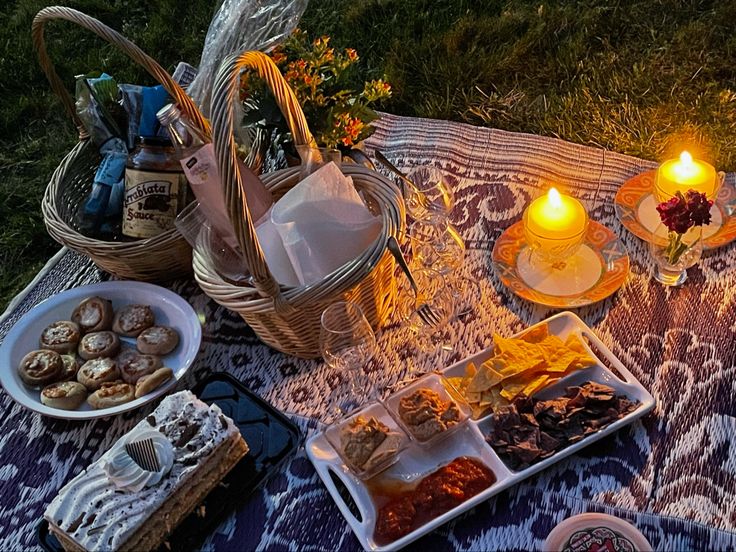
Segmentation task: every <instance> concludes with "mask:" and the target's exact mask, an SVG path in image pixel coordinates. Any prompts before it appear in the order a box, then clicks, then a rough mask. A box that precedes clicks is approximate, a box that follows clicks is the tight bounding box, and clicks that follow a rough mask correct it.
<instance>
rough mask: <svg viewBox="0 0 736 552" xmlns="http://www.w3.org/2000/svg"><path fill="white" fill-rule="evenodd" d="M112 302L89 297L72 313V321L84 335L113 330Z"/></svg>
mask: <svg viewBox="0 0 736 552" xmlns="http://www.w3.org/2000/svg"><path fill="white" fill-rule="evenodd" d="M113 314H114V313H113V310H112V302H111V301H109V300H107V299H104V298H102V297H88V298H87V299H85V300H84V301H82V302H81V303H79V305H77V308H75V309H74V311H73V312H72V321H73V322H76V323H77V324H78V325H79V329H80V330H82V333H89V332H101V331H104V330H109V329H110V328H112V317H113Z"/></svg>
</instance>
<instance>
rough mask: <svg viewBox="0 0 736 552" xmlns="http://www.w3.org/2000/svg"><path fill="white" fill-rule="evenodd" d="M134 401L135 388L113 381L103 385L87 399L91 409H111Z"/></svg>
mask: <svg viewBox="0 0 736 552" xmlns="http://www.w3.org/2000/svg"><path fill="white" fill-rule="evenodd" d="M133 399H135V388H134V387H133V386H132V385H130V384H129V383H124V382H122V381H119V380H118V381H113V382H106V383H103V384H102V385H101V386H100V388H99V389H98V390H97V391H95V392H94V393H92V394H91V395H90V396H89V397H87V402H88V403H89V405H90V406H91V407H92V408H95V409H97V410H99V409H101V408H112V407H113V406H120V405H121V404H125V403H127V402H130V401H132V400H133Z"/></svg>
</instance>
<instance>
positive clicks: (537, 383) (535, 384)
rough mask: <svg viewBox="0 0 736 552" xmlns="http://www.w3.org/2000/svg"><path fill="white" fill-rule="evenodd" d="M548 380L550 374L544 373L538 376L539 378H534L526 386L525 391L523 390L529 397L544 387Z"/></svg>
mask: <svg viewBox="0 0 736 552" xmlns="http://www.w3.org/2000/svg"><path fill="white" fill-rule="evenodd" d="M547 380H549V376H548V375H547V374H542V375H541V376H538V377H537V378H535V379H533V380H532V381H530V382H529V384H528V385H527V386H526V387H525V388H524V391H523V393H524V395H526V396H527V397H531V396H532V395H533V394H534V393H536V392H537V391H538V390H539V389H541V388H542V387H544V385H545V384H546V383H547Z"/></svg>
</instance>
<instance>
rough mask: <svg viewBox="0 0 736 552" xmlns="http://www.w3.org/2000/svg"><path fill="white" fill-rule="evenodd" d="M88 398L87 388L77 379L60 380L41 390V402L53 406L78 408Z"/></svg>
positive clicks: (68, 408) (66, 408)
mask: <svg viewBox="0 0 736 552" xmlns="http://www.w3.org/2000/svg"><path fill="white" fill-rule="evenodd" d="M86 398H87V388H86V387H85V386H84V385H82V384H81V383H79V382H76V381H59V382H57V383H52V384H51V385H47V386H46V387H44V388H43V389H42V390H41V402H42V403H43V404H45V405H46V406H50V407H51V408H61V409H63V410H76V409H77V408H79V407H80V406H81V404H82V403H83V402H84V399H86Z"/></svg>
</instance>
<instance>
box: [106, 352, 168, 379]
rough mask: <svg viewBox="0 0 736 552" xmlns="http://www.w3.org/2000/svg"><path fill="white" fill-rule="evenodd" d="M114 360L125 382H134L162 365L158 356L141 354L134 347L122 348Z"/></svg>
mask: <svg viewBox="0 0 736 552" xmlns="http://www.w3.org/2000/svg"><path fill="white" fill-rule="evenodd" d="M116 360H117V363H118V368H120V375H121V376H122V378H123V381H124V382H125V383H135V382H137V381H138V380H139V379H141V378H142V377H143V376H147V375H148V374H152V373H153V372H155V371H156V370H158V369H159V368H161V366H163V362H162V361H161V359H160V358H159V357H157V356H155V355H143V354H141V353H139V352H138V351H136V350H134V349H124V350H123V351H121V352H120V354H119V355H118V356H117V359H116Z"/></svg>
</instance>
